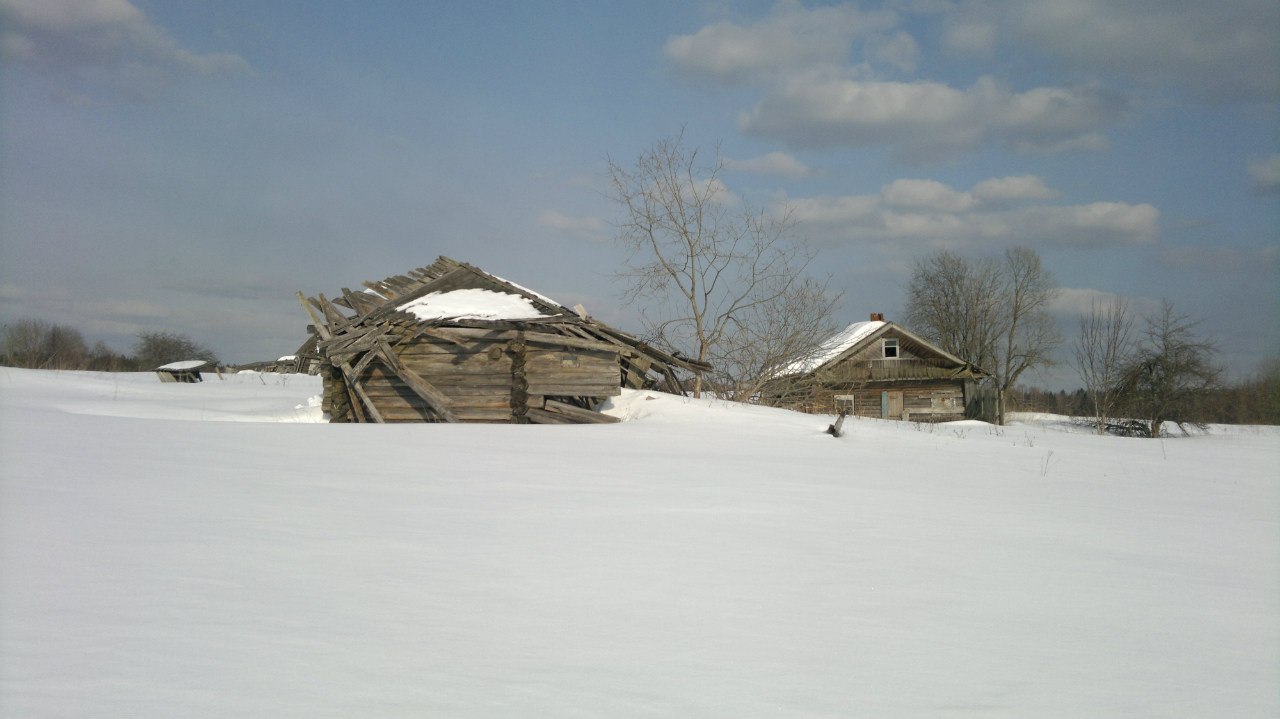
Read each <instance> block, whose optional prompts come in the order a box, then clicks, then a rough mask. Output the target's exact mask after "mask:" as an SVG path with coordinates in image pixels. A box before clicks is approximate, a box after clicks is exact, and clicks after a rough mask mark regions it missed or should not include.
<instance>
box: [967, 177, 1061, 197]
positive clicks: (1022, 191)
mask: <svg viewBox="0 0 1280 719" xmlns="http://www.w3.org/2000/svg"><path fill="white" fill-rule="evenodd" d="M972 192H973V195H974V197H976V198H978V199H979V200H981V201H982V202H985V203H990V204H1002V203H1006V202H1017V201H1021V200H1050V199H1053V198H1055V197H1057V196H1058V191H1057V190H1054V189H1052V188H1050V187H1048V186H1046V185H1045V184H1044V180H1041V179H1040V178H1039V177H1035V176H1034V175H1022V176H1020V177H996V178H992V179H990V180H983V181H982V182H979V183H978V184H976V185H974V186H973V190H972Z"/></svg>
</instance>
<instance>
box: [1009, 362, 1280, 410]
mask: <svg viewBox="0 0 1280 719" xmlns="http://www.w3.org/2000/svg"><path fill="white" fill-rule="evenodd" d="M1011 400H1012V403H1013V405H1014V407H1015V410H1014V411H1017V412H1048V413H1051V414H1064V415H1069V416H1072V417H1090V416H1091V415H1092V412H1093V405H1092V403H1091V402H1090V400H1089V396H1088V394H1087V393H1086V392H1085V391H1084V390H1083V389H1078V390H1075V391H1074V392H1067V391H1065V390H1060V391H1058V392H1050V391H1048V390H1043V389H1035V388H1031V387H1022V386H1019V387H1017V388H1015V390H1014V392H1013V395H1012V397H1011ZM1186 417H1187V421H1190V422H1195V423H1219V424H1272V425H1280V358H1274V359H1271V360H1268V361H1266V362H1264V363H1263V365H1262V367H1261V368H1260V369H1259V370H1258V371H1257V372H1256V373H1254V375H1253V376H1252V377H1249V378H1247V379H1244V380H1241V381H1239V382H1235V383H1224V384H1222V385H1220V386H1218V387H1215V388H1212V389H1206V390H1202V391H1199V392H1196V393H1195V394H1194V395H1192V397H1191V399H1190V401H1189V403H1188V407H1187V412H1186Z"/></svg>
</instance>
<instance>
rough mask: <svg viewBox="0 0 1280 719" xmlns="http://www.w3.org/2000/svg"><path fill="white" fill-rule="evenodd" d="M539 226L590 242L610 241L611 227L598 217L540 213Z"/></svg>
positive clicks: (546, 211)
mask: <svg viewBox="0 0 1280 719" xmlns="http://www.w3.org/2000/svg"><path fill="white" fill-rule="evenodd" d="M538 224H539V225H542V226H543V227H548V228H550V229H552V230H555V231H556V232H562V233H564V234H566V235H570V236H573V237H576V238H578V239H582V240H587V241H589V242H602V241H604V240H607V239H609V225H608V224H607V223H605V221H604V220H601V219H600V218H598V217H589V216H588V217H573V216H570V215H565V214H562V213H559V212H556V211H555V210H543V211H542V212H540V213H538Z"/></svg>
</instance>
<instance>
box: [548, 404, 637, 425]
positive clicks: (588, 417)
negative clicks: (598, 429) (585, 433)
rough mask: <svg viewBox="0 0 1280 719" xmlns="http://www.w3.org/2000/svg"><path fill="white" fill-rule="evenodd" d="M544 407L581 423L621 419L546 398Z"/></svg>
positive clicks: (597, 422)
mask: <svg viewBox="0 0 1280 719" xmlns="http://www.w3.org/2000/svg"><path fill="white" fill-rule="evenodd" d="M544 407H545V409H546V410H547V411H549V412H555V413H556V414H563V415H565V416H566V417H571V418H573V419H574V420H577V421H579V422H583V423H589V424H612V423H614V422H619V421H621V420H619V419H618V418H617V417H613V416H610V415H607V414H601V413H599V412H596V411H595V410H590V409H583V408H581V407H575V406H574V405H571V404H565V403H564V402H558V401H556V400H554V399H549V400H547V401H546V404H545V405H544Z"/></svg>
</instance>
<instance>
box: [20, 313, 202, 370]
mask: <svg viewBox="0 0 1280 719" xmlns="http://www.w3.org/2000/svg"><path fill="white" fill-rule="evenodd" d="M191 359H202V360H207V361H210V362H214V363H217V362H218V356H217V355H216V354H214V353H213V351H212V350H210V349H209V348H207V347H205V346H203V345H200V344H197V343H196V342H194V341H192V340H191V338H189V337H187V336H186V335H184V334H179V333H176V332H168V331H153V332H142V333H139V334H138V339H137V341H136V342H135V343H134V346H133V353H132V354H122V353H120V352H117V351H115V350H113V349H112V348H110V347H108V346H107V345H106V343H104V342H102V341H98V342H95V343H94V344H93V345H92V346H90V345H89V343H88V342H86V341H85V339H84V335H83V334H81V332H80V330H78V329H76V328H74V327H67V326H66V325H56V324H51V323H49V322H45V321H44V320H19V321H18V322H14V323H13V324H10V325H6V326H5V327H4V336H3V339H2V341H0V364H2V365H6V366H9V367H26V368H30V369H63V370H95V371H101V372H137V371H145V370H151V369H155V368H156V367H159V366H160V365H162V364H167V363H169V362H177V361H179V360H191Z"/></svg>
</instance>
